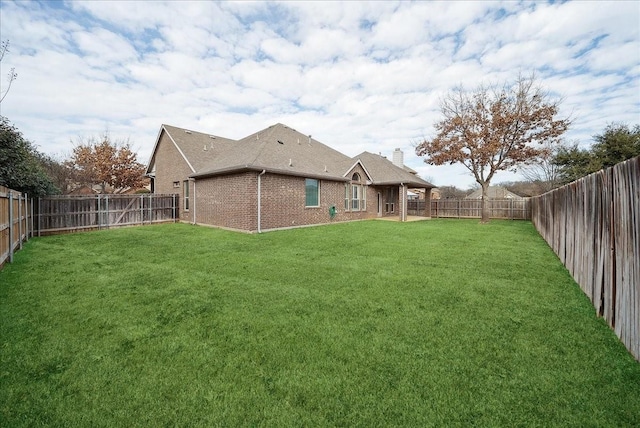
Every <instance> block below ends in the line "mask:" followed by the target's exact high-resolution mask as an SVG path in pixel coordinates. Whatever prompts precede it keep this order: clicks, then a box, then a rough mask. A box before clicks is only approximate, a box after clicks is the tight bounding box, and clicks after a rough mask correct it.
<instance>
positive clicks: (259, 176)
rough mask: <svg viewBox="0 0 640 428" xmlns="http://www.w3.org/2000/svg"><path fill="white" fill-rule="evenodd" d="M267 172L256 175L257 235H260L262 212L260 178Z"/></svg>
mask: <svg viewBox="0 0 640 428" xmlns="http://www.w3.org/2000/svg"><path fill="white" fill-rule="evenodd" d="M265 172H267V170H266V169H263V170H262V172H261V173H260V174H258V233H262V227H261V223H262V211H261V209H260V208H261V205H262V197H261V188H262V180H261V178H262V176H263V175H264V173H265Z"/></svg>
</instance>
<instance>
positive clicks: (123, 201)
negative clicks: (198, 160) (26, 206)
mask: <svg viewBox="0 0 640 428" xmlns="http://www.w3.org/2000/svg"><path fill="white" fill-rule="evenodd" d="M177 210H178V198H177V196H176V195H156V194H151V193H149V194H140V195H92V196H47V197H46V198H40V199H38V201H37V202H36V212H37V214H36V219H35V224H34V227H35V230H36V232H37V234H38V236H41V235H51V234H55V233H67V232H74V231H80V230H92V229H108V228H112V227H120V226H133V225H142V224H152V223H160V222H166V221H175V219H176V218H177Z"/></svg>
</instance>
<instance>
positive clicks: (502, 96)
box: [416, 75, 570, 223]
mask: <svg viewBox="0 0 640 428" xmlns="http://www.w3.org/2000/svg"><path fill="white" fill-rule="evenodd" d="M559 104H560V101H559V100H554V99H551V97H550V96H549V94H548V93H546V92H544V91H543V90H542V88H541V87H540V86H539V85H538V84H537V82H536V79H535V76H534V75H531V76H530V77H523V76H522V75H520V76H518V78H517V79H516V80H515V82H513V83H505V84H503V85H502V86H498V85H491V86H488V87H487V86H480V87H478V88H476V89H475V90H473V91H466V90H465V89H463V88H462V87H459V88H457V89H455V90H453V91H452V92H450V93H449V94H447V95H446V96H445V97H444V98H443V99H442V101H441V103H440V111H441V113H442V116H444V119H442V120H440V121H439V122H436V124H435V125H434V127H435V129H436V131H437V135H436V136H435V137H434V138H432V139H428V140H425V141H423V142H422V143H421V144H419V145H418V146H417V147H416V154H417V155H418V156H424V157H425V162H426V163H428V164H431V165H444V164H455V163H461V164H462V165H464V167H465V168H467V169H468V170H469V171H470V172H471V173H472V174H473V177H474V178H475V180H476V182H477V183H478V184H479V185H480V187H481V188H482V220H481V221H482V222H483V223H486V222H488V221H489V209H488V204H487V203H486V202H487V190H488V189H489V185H490V183H491V179H492V178H493V177H494V175H495V174H496V172H498V171H504V170H511V171H515V170H517V168H518V167H519V166H521V165H523V164H527V163H529V162H530V161H531V160H532V159H534V158H535V157H537V156H539V155H540V153H541V152H542V151H543V150H544V149H543V148H542V147H538V146H540V144H541V143H547V142H548V143H557V142H559V141H560V137H561V135H562V134H563V133H564V132H565V131H566V130H567V128H568V127H569V124H570V120H569V119H568V118H564V119H557V118H556V116H557V115H558V110H559Z"/></svg>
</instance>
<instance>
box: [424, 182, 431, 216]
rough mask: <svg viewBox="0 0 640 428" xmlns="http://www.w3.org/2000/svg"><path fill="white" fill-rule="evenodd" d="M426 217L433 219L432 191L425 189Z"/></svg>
mask: <svg viewBox="0 0 640 428" xmlns="http://www.w3.org/2000/svg"><path fill="white" fill-rule="evenodd" d="M424 216H425V217H426V218H431V189H426V188H425V189H424Z"/></svg>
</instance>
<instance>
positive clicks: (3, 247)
mask: <svg viewBox="0 0 640 428" xmlns="http://www.w3.org/2000/svg"><path fill="white" fill-rule="evenodd" d="M32 210H33V202H32V201H30V200H29V198H28V197H27V195H26V194H22V193H20V192H16V191H15V190H11V189H8V188H6V187H3V186H0V267H2V266H3V265H4V264H5V262H7V261H8V262H13V254H14V253H15V251H16V250H19V249H21V248H22V243H23V242H25V241H27V240H28V239H29V237H31V236H33V222H32V219H33V212H32Z"/></svg>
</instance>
